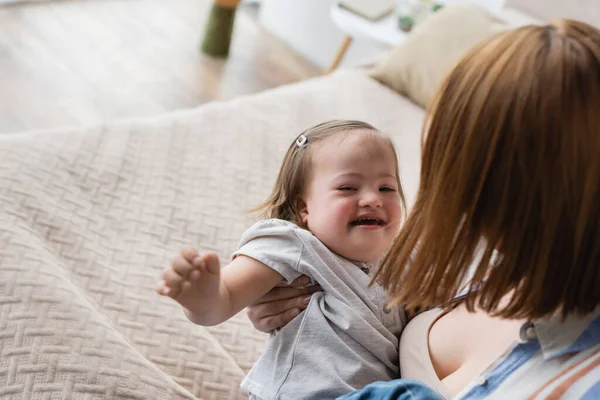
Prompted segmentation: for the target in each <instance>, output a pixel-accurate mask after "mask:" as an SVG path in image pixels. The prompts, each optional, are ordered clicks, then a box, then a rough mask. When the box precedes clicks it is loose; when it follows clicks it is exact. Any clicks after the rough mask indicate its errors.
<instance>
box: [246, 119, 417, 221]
mask: <svg viewBox="0 0 600 400" xmlns="http://www.w3.org/2000/svg"><path fill="white" fill-rule="evenodd" d="M343 132H348V133H350V132H362V133H366V134H371V135H376V136H377V137H380V138H381V139H383V140H384V141H386V142H387V143H388V144H389V146H390V149H391V150H392V153H393V154H394V158H395V161H396V179H397V184H398V194H399V195H400V199H401V201H402V209H403V210H404V211H405V210H406V201H405V198H404V191H403V190H402V185H401V183H400V173H399V168H398V157H397V153H396V148H395V146H394V143H393V142H392V140H391V139H390V138H389V137H388V136H387V135H385V134H384V133H382V132H381V131H379V130H377V129H376V128H375V127H373V126H372V125H369V124H367V123H366V122H361V121H351V120H332V121H328V122H324V123H321V124H319V125H316V126H313V127H312V128H309V129H307V130H305V131H304V132H302V134H301V135H299V139H296V138H295V139H294V141H293V142H292V144H291V145H290V147H289V148H288V150H287V153H286V154H285V157H284V158H283V162H282V163H281V168H280V169H279V174H278V175H277V180H276V181H275V186H274V188H273V191H272V192H271V194H270V196H269V197H268V198H267V200H266V201H265V202H264V203H262V204H261V205H259V206H258V207H256V208H255V209H254V210H253V211H258V212H260V214H261V217H263V218H265V219H269V218H278V219H283V220H286V221H290V222H293V223H295V224H296V225H298V226H300V227H302V228H305V229H306V228H307V227H306V226H305V224H304V223H303V222H302V218H301V217H300V209H301V196H302V194H303V192H304V188H305V184H306V177H307V176H308V174H309V172H310V167H311V154H312V149H313V148H314V146H315V145H316V144H317V143H319V142H321V141H323V140H325V139H327V138H330V137H332V136H334V135H337V134H340V133H343ZM304 138H306V139H304ZM302 142H304V143H302Z"/></svg>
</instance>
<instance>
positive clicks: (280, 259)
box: [231, 219, 304, 283]
mask: <svg viewBox="0 0 600 400" xmlns="http://www.w3.org/2000/svg"><path fill="white" fill-rule="evenodd" d="M296 229H299V228H298V227H296V226H295V225H294V224H292V223H291V222H288V221H282V220H277V219H269V220H265V221H260V222H257V223H256V224H254V225H252V226H251V227H250V228H249V229H248V230H247V231H246V232H244V235H243V236H242V239H241V240H240V245H239V249H238V250H237V251H236V252H235V253H233V255H232V256H231V259H232V260H233V259H234V258H235V257H237V256H239V255H244V256H247V257H251V258H254V259H255V260H257V261H260V262H261V263H263V264H265V265H266V266H268V267H270V268H272V269H273V270H275V271H277V272H279V273H280V274H281V275H282V276H283V277H284V279H285V281H286V282H287V283H292V281H293V280H294V279H296V278H298V277H299V276H300V275H302V273H301V272H299V271H298V265H299V263H300V259H301V257H302V252H303V249H304V244H303V243H302V241H301V240H300V239H299V238H298V236H297V235H296V232H295V230H296Z"/></svg>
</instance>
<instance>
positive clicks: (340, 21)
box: [329, 0, 505, 71]
mask: <svg viewBox="0 0 600 400" xmlns="http://www.w3.org/2000/svg"><path fill="white" fill-rule="evenodd" d="M437 1H438V2H439V3H442V4H445V5H446V4H450V3H452V2H454V1H457V0H437ZM461 1H467V2H469V3H472V4H476V5H478V6H480V7H482V8H484V9H487V10H488V11H490V12H492V13H495V14H502V12H503V11H504V10H503V6H504V1H505V0H461ZM330 18H331V20H332V21H333V23H334V24H335V25H336V26H337V27H338V28H339V29H340V30H341V31H342V32H344V33H345V34H346V37H345V38H344V41H343V43H342V45H341V46H340V48H339V49H338V52H337V54H336V56H335V58H334V60H333V62H332V63H331V65H330V67H329V71H333V70H334V69H336V68H337V66H338V65H339V64H340V62H341V61H342V59H343V58H344V55H345V54H346V51H348V47H350V44H352V38H353V37H367V38H369V39H372V40H375V41H376V42H378V43H381V44H384V45H388V46H390V47H394V46H396V45H398V44H400V43H402V41H403V40H404V39H405V38H406V35H407V33H405V32H403V31H401V30H400V28H399V27H398V21H397V20H396V15H395V13H394V12H392V13H390V14H389V15H388V16H386V17H384V18H382V19H380V20H377V21H369V20H368V19H366V18H362V17H360V16H358V15H356V14H354V13H352V12H350V11H348V10H346V9H344V8H342V7H340V6H339V0H336V1H334V2H333V3H332V5H331V8H330Z"/></svg>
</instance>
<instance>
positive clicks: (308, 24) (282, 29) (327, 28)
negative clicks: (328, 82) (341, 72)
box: [259, 0, 388, 69]
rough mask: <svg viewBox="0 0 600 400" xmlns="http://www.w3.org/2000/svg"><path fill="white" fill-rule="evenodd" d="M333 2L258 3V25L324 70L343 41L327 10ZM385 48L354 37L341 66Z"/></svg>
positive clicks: (270, 0) (282, 0)
mask: <svg viewBox="0 0 600 400" xmlns="http://www.w3.org/2000/svg"><path fill="white" fill-rule="evenodd" d="M333 1H334V0H262V2H261V6H260V13H259V21H260V23H261V25H262V26H263V27H264V28H265V29H267V30H268V31H269V32H271V33H272V34H274V35H275V36H277V37H279V38H280V39H282V40H283V41H285V42H287V43H288V44H289V45H290V46H291V47H292V48H293V49H294V50H296V51H297V52H298V53H300V54H301V55H303V56H304V57H306V58H307V59H308V60H309V61H311V62H312V63H313V64H315V65H317V66H318V67H321V68H324V69H325V68H327V67H328V66H329V65H330V64H331V62H332V61H333V59H334V57H335V54H336V52H337V50H338V48H339V47H340V45H341V44H342V41H343V40H344V36H345V35H344V34H343V33H342V32H341V31H340V30H339V29H338V28H337V27H336V26H335V25H334V24H333V22H332V21H331V19H330V17H329V9H330V7H331V4H332V3H333ZM387 49H388V47H386V46H383V45H380V44H378V43H374V42H372V41H371V40H368V39H366V38H356V39H355V40H354V42H353V43H352V45H351V46H350V48H349V50H348V52H347V53H346V56H345V57H344V59H343V61H342V65H354V64H358V63H361V62H363V61H364V60H369V59H373V58H374V57H376V56H377V55H381V54H383V53H384V52H385V51H386V50H387Z"/></svg>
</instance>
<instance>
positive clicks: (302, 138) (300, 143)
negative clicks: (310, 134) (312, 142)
mask: <svg viewBox="0 0 600 400" xmlns="http://www.w3.org/2000/svg"><path fill="white" fill-rule="evenodd" d="M306 140H307V139H306V136H304V135H300V136H298V139H296V146H298V147H303V146H304V145H305V144H306Z"/></svg>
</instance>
